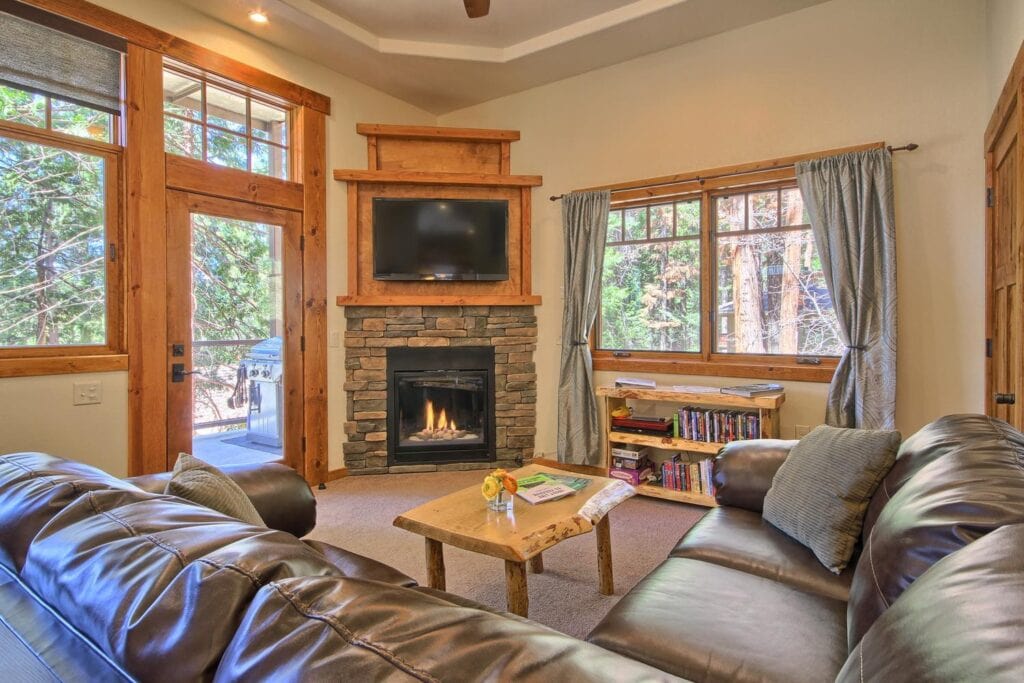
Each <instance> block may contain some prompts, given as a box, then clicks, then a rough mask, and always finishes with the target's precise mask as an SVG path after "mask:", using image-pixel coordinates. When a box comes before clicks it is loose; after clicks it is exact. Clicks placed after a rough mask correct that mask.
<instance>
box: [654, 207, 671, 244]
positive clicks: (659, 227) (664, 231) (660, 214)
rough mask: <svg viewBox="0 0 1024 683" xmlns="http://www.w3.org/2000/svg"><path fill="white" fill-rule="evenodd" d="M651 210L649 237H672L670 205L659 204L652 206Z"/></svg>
mask: <svg viewBox="0 0 1024 683" xmlns="http://www.w3.org/2000/svg"><path fill="white" fill-rule="evenodd" d="M650 211H651V237H672V224H673V221H674V218H673V216H672V205H671V204H661V205H659V206H652V207H651V208H650Z"/></svg>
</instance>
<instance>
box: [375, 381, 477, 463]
mask: <svg viewBox="0 0 1024 683" xmlns="http://www.w3.org/2000/svg"><path fill="white" fill-rule="evenodd" d="M395 380H396V382H395V384H396V389H397V391H398V412H399V424H398V437H399V438H398V445H399V447H401V448H412V449H416V448H418V447H422V448H425V449H436V448H449V447H455V448H458V447H479V446H480V445H481V444H483V443H484V439H485V431H486V419H487V393H486V392H487V373H486V372H482V371H473V370H442V371H434V372H400V373H396V377H395Z"/></svg>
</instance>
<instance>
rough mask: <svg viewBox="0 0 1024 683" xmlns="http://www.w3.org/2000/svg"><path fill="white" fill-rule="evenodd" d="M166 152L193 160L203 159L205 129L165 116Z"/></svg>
mask: <svg viewBox="0 0 1024 683" xmlns="http://www.w3.org/2000/svg"><path fill="white" fill-rule="evenodd" d="M164 150H166V151H168V152H170V153H172V154H180V155H182V156H186V157H191V158H193V159H202V158H203V127H202V126H201V125H199V124H198V123H189V122H188V121H182V120H181V119H175V118H171V117H170V116H165V117H164Z"/></svg>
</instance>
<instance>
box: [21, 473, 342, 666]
mask: <svg viewBox="0 0 1024 683" xmlns="http://www.w3.org/2000/svg"><path fill="white" fill-rule="evenodd" d="M337 574H338V571H337V569H335V568H334V566H333V565H331V564H330V563H329V562H328V561H327V560H326V559H325V558H324V557H323V556H321V555H320V554H318V553H316V552H314V551H313V550H311V549H309V548H307V547H306V546H305V545H304V544H303V543H302V542H301V541H299V540H298V539H296V538H295V537H294V536H291V535H290V534H286V533H284V532H281V531H273V530H270V529H267V528H265V527H255V526H250V525H247V524H244V523H242V522H240V521H238V520H235V519H232V518H229V517H227V516H225V515H222V514H220V513H217V512H214V511H213V510H210V509H208V508H205V507H202V506H200V505H195V504H190V503H186V502H184V501H182V500H181V499H178V498H174V497H172V496H164V495H156V494H150V493H147V492H144V491H140V490H137V489H136V490H121V491H118V490H108V491H92V492H88V493H85V494H84V495H82V496H81V497H79V498H78V499H77V500H75V501H74V502H72V503H71V504H69V505H68V506H67V507H66V508H65V509H64V510H62V511H61V512H60V513H58V514H57V515H55V516H54V517H53V518H52V519H51V520H50V522H49V523H48V524H47V525H46V527H45V528H44V529H43V530H42V531H41V532H40V533H39V534H38V535H37V536H36V538H35V540H34V541H33V542H32V545H31V547H30V548H29V551H28V555H27V557H26V560H25V564H24V567H23V569H22V572H21V576H22V579H23V580H24V581H25V583H26V584H28V585H29V586H30V587H31V588H32V589H33V590H34V591H35V592H36V593H38V594H39V596H40V597H41V598H42V599H43V600H45V601H46V602H47V603H48V604H50V605H51V606H52V607H53V608H54V609H55V610H57V611H58V612H60V613H61V614H62V615H64V617H65V618H66V619H67V620H68V622H70V623H71V624H72V625H73V626H74V627H75V628H77V629H78V630H79V631H81V632H82V633H83V634H85V635H86V636H87V637H88V638H90V639H91V640H92V641H93V642H94V643H96V644H97V645H98V646H99V647H100V648H101V649H102V650H103V651H104V652H105V653H106V654H107V655H109V656H110V657H111V658H113V659H114V660H115V661H117V662H118V663H119V664H121V666H123V667H124V669H125V670H126V671H127V672H128V673H129V674H131V675H132V676H134V677H137V678H139V679H142V680H162V681H196V680H209V679H210V678H212V676H213V673H214V670H215V668H216V665H217V662H218V661H219V660H220V656H221V653H222V651H223V650H224V648H225V647H226V646H227V644H228V642H230V640H231V637H232V635H233V634H234V631H235V629H236V628H237V625H238V623H239V622H240V621H241V620H242V617H243V615H244V613H245V610H246V609H247V608H248V606H249V603H250V601H251V600H252V598H253V597H254V596H255V595H256V592H257V591H258V590H259V589H260V587H262V586H263V585H265V584H266V583H269V582H270V581H273V580H276V579H280V578H284V577H290V576H314V575H337ZM85 588H87V589H85Z"/></svg>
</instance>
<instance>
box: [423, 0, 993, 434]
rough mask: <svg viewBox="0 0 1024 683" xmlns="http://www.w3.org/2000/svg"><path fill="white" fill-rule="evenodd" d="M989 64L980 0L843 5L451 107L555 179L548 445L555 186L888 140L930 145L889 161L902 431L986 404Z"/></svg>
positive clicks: (546, 356) (807, 389) (551, 208)
mask: <svg viewBox="0 0 1024 683" xmlns="http://www.w3.org/2000/svg"><path fill="white" fill-rule="evenodd" d="M984 61H985V6H984V4H983V3H978V2H975V1H974V0H833V2H829V3H826V4H823V5H818V6H814V7H811V8H808V9H805V10H802V11H800V12H796V13H793V14H789V15H785V16H782V17H778V18H776V19H772V20H769V21H766V22H763V23H760V24H756V25H753V26H749V27H746V28H743V29H739V30H736V31H731V32H729V33H725V34H721V35H718V36H713V37H710V38H707V39H705V40H702V41H699V42H696V43H692V44H690V45H684V46H681V47H678V48H673V49H670V50H666V51H663V52H659V53H655V54H652V55H648V56H645V57H642V58H639V59H636V60H633V61H630V62H627V63H623V64H619V65H615V66H612V67H608V68H604V69H600V70H597V71H593V72H590V73H587V74H583V75H581V76H576V77H573V78H570V79H567V80H564V81H560V82H558V83H552V84H549V85H545V86H542V87H538V88H534V89H532V90H528V91H525V92H522V93H519V94H516V95H511V96H509V97H505V98H501V99H498V100H494V101H491V102H487V103H484V104H481V105H477V106H474V107H471V108H468V109H464V110H461V111H458V112H455V113H452V114H448V115H445V116H442V117H441V119H440V124H441V125H456V126H457V125H466V126H480V127H493V128H516V129H519V130H521V131H522V141H521V142H518V143H515V144H514V145H513V147H512V164H513V172H517V173H542V174H544V187H543V188H542V189H540V190H538V191H537V192H536V193H535V199H534V215H533V222H534V237H533V240H534V255H535V256H534V258H535V263H534V273H535V275H534V279H535V282H534V287H535V291H536V292H538V293H539V294H541V295H543V296H544V301H545V303H544V305H543V306H541V307H540V309H539V318H540V339H539V344H540V346H539V352H538V359H537V362H538V376H539V378H540V385H539V387H538V414H539V416H540V419H539V425H538V440H537V450H538V451H539V452H547V453H550V452H552V451H553V450H554V447H555V428H556V415H555V393H556V387H557V376H558V362H559V348H560V344H561V340H560V339H559V330H560V325H561V305H562V301H561V292H560V288H561V285H562V269H563V267H562V263H563V261H562V258H563V254H562V237H561V232H562V231H561V226H560V216H559V206H558V204H556V203H551V202H549V201H547V196H548V195H549V194H557V193H561V192H565V191H567V190H570V189H573V188H579V187H587V186H592V185H599V184H602V183H609V182H617V181H624V180H631V179H636V178H644V177H650V176H657V175H663V174H670V173H677V172H685V171H695V170H699V169H702V168H709V167H714V166H720V165H726V164H732V163H740V162H748V161H756V160H760V159H769V158H773V157H775V156H779V155H788V154H796V153H801V152H811V151H815V150H823V149H830V148H835V147H842V146H846V145H855V144H860V143H865V142H872V141H877V140H886V141H888V142H890V143H892V144H904V143H907V142H911V141H912V142H917V143H919V144H920V145H921V149H919V150H918V151H916V152H913V153H910V154H899V155H897V156H896V157H895V158H894V166H895V176H896V177H895V184H896V195H897V206H896V213H897V216H896V218H897V232H898V238H897V241H898V244H897V248H898V252H899V263H898V268H899V276H898V289H899V291H898V295H899V300H900V308H899V333H900V351H899V358H898V363H899V370H898V382H899V391H898V410H897V423H898V426H899V427H900V428H901V429H902V430H903V431H904V432H907V433H909V432H911V431H913V430H915V429H917V428H918V427H920V426H921V425H922V424H924V423H926V422H927V421H929V420H931V419H933V418H935V417H937V416H939V415H942V414H945V413H949V412H954V411H979V410H981V409H982V392H983V375H982V372H983V357H982V343H983V341H982V340H983V327H982V325H983V311H984V298H983V290H982V276H983V272H984V259H983V249H982V246H983V232H982V230H983V214H982V205H981V202H980V201H979V198H980V197H981V188H982V186H983V166H982V151H981V135H982V131H983V128H984V124H985V120H986V117H987V107H986V105H985V85H984ZM613 377H614V374H611V373H598V379H599V381H601V382H608V381H610V380H611V379H612V378H613ZM658 379H659V381H660V382H663V383H666V384H683V383H692V384H697V383H706V384H710V383H719V384H721V383H726V382H730V383H731V382H734V381H736V380H721V381H714V382H713V381H709V380H707V379H706V378H700V377H681V376H664V377H659V378H658ZM786 385H787V393H788V398H787V403H786V406H785V407H784V408H783V411H782V427H783V436H791V435H792V429H793V425H795V424H807V425H815V424H818V423H820V422H821V420H822V418H823V413H824V396H825V385H822V384H810V383H797V382H787V383H786Z"/></svg>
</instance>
